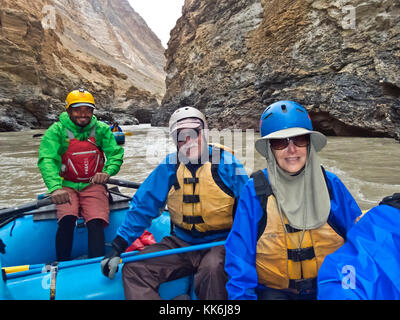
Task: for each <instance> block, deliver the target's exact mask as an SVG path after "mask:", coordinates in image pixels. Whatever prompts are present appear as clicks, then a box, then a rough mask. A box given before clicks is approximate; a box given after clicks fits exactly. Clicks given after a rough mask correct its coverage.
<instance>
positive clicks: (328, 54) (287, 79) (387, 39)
mask: <svg viewBox="0 0 400 320" xmlns="http://www.w3.org/2000/svg"><path fill="white" fill-rule="evenodd" d="M166 57H167V66H166V71H167V78H166V86H167V92H166V94H165V96H164V99H163V101H162V105H161V107H160V109H159V112H157V113H155V114H154V117H153V124H166V123H168V118H169V115H170V114H171V113H172V112H173V111H174V110H175V109H177V108H178V107H181V106H184V105H193V106H195V107H197V108H199V109H200V110H202V111H204V112H205V114H206V115H207V118H208V119H209V121H210V125H211V127H216V128H222V127H231V128H243V129H244V128H257V125H258V119H259V117H260V115H261V113H262V111H263V110H264V108H265V107H266V106H267V105H268V104H270V103H272V102H274V101H277V100H281V99H290V100H295V101H298V102H300V103H302V104H303V105H304V106H306V108H307V109H308V110H309V111H310V114H311V117H312V120H313V124H314V127H315V128H316V129H318V130H321V131H323V132H325V133H327V134H334V135H366V136H368V135H376V136H391V137H396V138H397V139H399V138H400V100H399V97H400V3H399V2H398V1H397V0H383V1H381V0H380V1H377V0H353V1H341V0H340V1H339V0H337V1H332V0H318V1H311V0H211V1H200V0H186V1H185V5H184V9H183V15H182V17H181V18H180V19H179V20H178V22H177V25H176V26H175V28H174V29H173V31H172V36H171V39H170V41H169V43H168V49H167V51H166Z"/></svg>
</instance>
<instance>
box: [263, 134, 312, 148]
mask: <svg viewBox="0 0 400 320" xmlns="http://www.w3.org/2000/svg"><path fill="white" fill-rule="evenodd" d="M290 140H292V141H293V143H294V144H295V146H297V147H307V146H308V145H309V143H310V135H309V134H303V135H302V136H296V137H290V138H283V139H270V140H269V144H270V145H271V148H272V149H274V150H283V149H285V148H287V146H288V145H289V142H290Z"/></svg>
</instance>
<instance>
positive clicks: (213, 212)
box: [167, 147, 235, 232]
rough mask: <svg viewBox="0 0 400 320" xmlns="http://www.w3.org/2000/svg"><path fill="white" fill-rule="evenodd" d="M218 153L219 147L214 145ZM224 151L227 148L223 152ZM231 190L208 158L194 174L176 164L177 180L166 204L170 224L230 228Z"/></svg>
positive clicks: (204, 229) (201, 228)
mask: <svg viewBox="0 0 400 320" xmlns="http://www.w3.org/2000/svg"><path fill="white" fill-rule="evenodd" d="M215 150H217V152H219V156H221V153H222V150H221V149H220V148H218V149H215V147H214V148H213V152H212V154H215V153H214V151H215ZM224 152H227V151H224ZM234 203H235V197H234V194H233V192H232V191H231V190H230V189H229V188H228V187H227V186H226V185H225V184H224V183H223V181H222V179H221V178H220V176H219V174H218V164H213V163H212V162H210V161H208V162H206V163H205V164H203V165H202V166H200V167H199V168H198V169H197V171H196V174H195V176H192V173H191V172H190V170H189V169H188V168H187V167H186V166H185V165H184V164H183V163H179V164H178V168H177V170H176V183H175V184H174V185H173V186H172V187H171V189H170V191H169V193H168V199H167V205H168V210H169V213H170V216H171V221H172V223H173V224H175V225H177V226H179V227H181V228H183V229H185V230H189V231H190V230H192V229H193V228H194V229H196V230H197V231H199V232H209V231H222V230H229V229H231V227H232V223H233V207H234Z"/></svg>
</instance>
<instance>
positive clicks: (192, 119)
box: [169, 107, 208, 137]
mask: <svg viewBox="0 0 400 320" xmlns="http://www.w3.org/2000/svg"><path fill="white" fill-rule="evenodd" d="M183 119H187V120H185V121H181V120H183ZM198 119H200V120H201V122H202V123H200V122H199V121H198ZM200 125H201V126H202V128H203V129H208V126H207V120H206V117H205V116H204V114H203V113H201V112H200V111H199V110H198V109H196V108H193V107H182V108H179V109H177V110H175V112H174V113H173V114H172V115H171V118H170V119H169V134H170V135H171V136H172V137H173V136H174V135H176V130H178V129H182V128H188V129H196V128H198V127H200Z"/></svg>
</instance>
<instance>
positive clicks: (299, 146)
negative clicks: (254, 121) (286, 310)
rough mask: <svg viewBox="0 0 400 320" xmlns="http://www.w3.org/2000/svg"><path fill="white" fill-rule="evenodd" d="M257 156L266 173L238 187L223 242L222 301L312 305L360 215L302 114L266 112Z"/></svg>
mask: <svg viewBox="0 0 400 320" xmlns="http://www.w3.org/2000/svg"><path fill="white" fill-rule="evenodd" d="M260 132H261V139H259V140H258V141H257V142H256V149H257V151H258V152H259V153H260V154H261V155H263V156H264V157H265V158H266V160H267V168H266V169H264V170H263V171H258V172H256V173H255V174H253V178H251V179H250V180H249V181H248V182H247V184H246V185H245V186H244V187H243V189H242V191H241V193H240V198H239V202H238V207H237V210H236V215H235V221H234V223H233V226H232V230H231V233H230V234H229V236H228V238H227V241H226V245H225V248H226V258H225V261H226V262H225V270H226V272H227V274H228V277H229V280H228V283H227V286H226V287H227V290H228V295H229V299H246V300H250V299H251V300H254V299H315V297H316V280H317V274H318V269H319V267H320V266H321V263H322V261H323V260H324V258H325V256H326V255H327V254H329V253H332V252H333V251H335V250H336V249H337V248H339V247H340V246H341V245H342V244H343V243H344V239H345V237H346V232H347V230H348V229H349V228H350V227H351V226H352V225H353V223H354V221H355V219H356V218H357V217H358V216H359V215H360V214H361V211H360V209H359V207H358V205H357V203H356V202H355V200H354V199H353V197H352V196H351V194H350V193H349V191H348V190H347V189H346V187H345V186H344V185H343V183H342V182H341V181H340V180H339V178H338V177H336V176H335V175H334V174H332V173H330V172H327V171H325V170H324V169H323V168H322V167H321V163H320V161H319V159H318V156H317V152H318V151H320V150H321V149H322V148H323V147H324V146H325V144H326V137H325V136H324V135H323V134H321V133H319V132H316V131H313V129H312V124H311V120H310V117H309V116H308V113H307V111H306V109H305V108H304V107H302V106H301V105H300V104H298V103H296V102H293V101H279V102H276V103H274V104H272V105H270V106H268V107H267V108H266V109H265V111H264V113H263V114H262V116H261V120H260Z"/></svg>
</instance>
